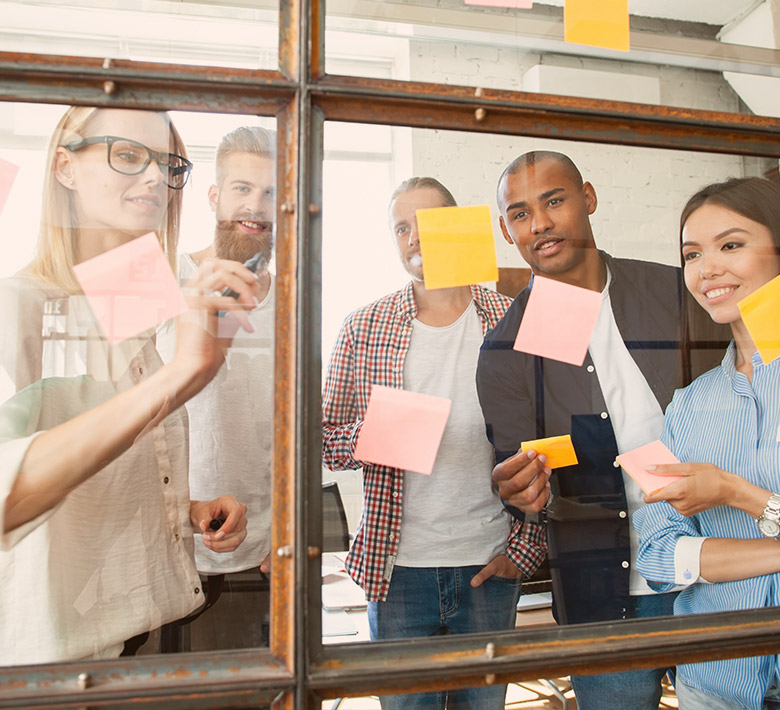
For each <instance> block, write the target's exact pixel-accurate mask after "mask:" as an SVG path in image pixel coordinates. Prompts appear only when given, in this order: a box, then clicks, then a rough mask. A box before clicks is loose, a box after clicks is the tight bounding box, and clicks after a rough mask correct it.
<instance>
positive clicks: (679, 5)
mask: <svg viewBox="0 0 780 710" xmlns="http://www.w3.org/2000/svg"><path fill="white" fill-rule="evenodd" d="M762 1H763V0H628V11H629V12H630V13H631V14H632V15H642V16H644V17H663V18H668V19H672V20H689V21H692V22H706V23H708V24H711V25H725V24H726V23H727V22H729V21H731V20H733V19H734V18H735V17H737V16H739V15H741V14H742V13H743V12H745V11H746V10H749V9H750V8H752V7H754V6H755V5H760V4H761V2H762ZM535 2H536V4H538V5H557V6H559V7H563V3H564V0H535Z"/></svg>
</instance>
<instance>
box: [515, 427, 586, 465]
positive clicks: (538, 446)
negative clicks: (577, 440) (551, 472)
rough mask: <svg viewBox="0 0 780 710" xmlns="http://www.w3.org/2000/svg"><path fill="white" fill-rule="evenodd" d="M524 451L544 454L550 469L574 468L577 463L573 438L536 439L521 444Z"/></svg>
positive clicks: (567, 436)
mask: <svg viewBox="0 0 780 710" xmlns="http://www.w3.org/2000/svg"><path fill="white" fill-rule="evenodd" d="M520 449H521V450H522V451H528V449H533V450H534V451H536V453H537V454H544V455H545V456H546V457H547V465H548V466H549V467H550V468H562V467H563V466H573V465H574V464H576V463H577V453H576V452H575V451H574V444H572V443H571V436H570V435H569V434H566V435H565V436H548V437H547V438H546V439H535V440H534V441H524V442H523V443H522V444H520Z"/></svg>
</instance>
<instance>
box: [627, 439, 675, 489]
mask: <svg viewBox="0 0 780 710" xmlns="http://www.w3.org/2000/svg"><path fill="white" fill-rule="evenodd" d="M617 462H618V463H619V464H620V465H621V466H622V467H623V469H624V470H625V472H626V473H627V474H628V475H629V476H631V478H633V479H634V480H635V481H636V482H637V483H638V484H639V487H640V488H641V489H642V490H643V491H644V492H645V493H646V494H647V495H651V494H653V493H655V492H656V491H658V490H660V489H661V488H664V487H665V486H668V485H669V484H670V483H674V482H675V481H679V480H680V479H681V478H682V476H658V475H657V474H655V473H650V471H646V470H645V467H646V466H658V465H661V464H669V463H680V461H679V460H678V459H677V457H676V456H675V455H674V454H673V453H672V452H671V451H669V449H667V448H666V447H665V446H664V445H663V444H662V443H661V442H660V441H653V442H651V443H649V444H645V445H644V446H640V447H639V448H638V449H634V450H633V451H627V452H626V453H625V454H620V456H618V457H617Z"/></svg>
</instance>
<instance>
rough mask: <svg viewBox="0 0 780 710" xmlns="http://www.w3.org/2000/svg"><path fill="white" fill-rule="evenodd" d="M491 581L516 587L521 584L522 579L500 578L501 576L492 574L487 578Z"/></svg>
mask: <svg viewBox="0 0 780 710" xmlns="http://www.w3.org/2000/svg"><path fill="white" fill-rule="evenodd" d="M491 579H492V580H495V581H496V582H500V583H501V584H512V585H515V586H517V587H519V586H520V585H521V584H522V583H523V578H522V577H502V576H501V575H498V574H494V575H493V576H492V577H489V578H488V581H489V580H491Z"/></svg>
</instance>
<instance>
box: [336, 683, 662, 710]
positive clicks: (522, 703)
mask: <svg viewBox="0 0 780 710" xmlns="http://www.w3.org/2000/svg"><path fill="white" fill-rule="evenodd" d="M504 687H505V688H506V695H505V697H504V703H503V704H502V703H501V697H500V696H501V693H502V692H503V691H502V689H503V688H504ZM439 692H441V693H443V694H446V696H447V702H449V703H450V704H452V703H453V701H455V700H457V698H458V697H466V698H468V701H469V702H470V703H472V704H471V705H467V706H466V707H499V708H503V707H507V708H522V710H549V709H550V708H555V707H560V706H561V704H562V703H563V704H564V705H563V707H572V706H573V705H574V702H575V700H574V691H573V690H572V687H571V681H570V679H569V678H568V677H563V678H549V679H548V678H544V679H539V680H529V681H518V682H517V683H509V684H508V685H506V686H495V687H493V688H492V689H491V688H487V687H484V686H483V687H481V688H460V689H457V690H443V691H439ZM480 694H486V695H487V696H488V697H484V696H481V695H480ZM490 696H497V698H498V699H497V701H496V703H497V704H496V705H487V704H478V703H486V702H489V701H490V699H491V697H490ZM428 697H429V698H430V700H428V702H430V703H435V700H436V693H431V694H430V695H429V696H428ZM383 699H384V700H385V702H389V703H391V705H390V707H395V706H394V705H392V703H394V702H395V703H399V705H398V706H397V707H409V705H408V704H407V705H402V704H401V703H404V702H406V703H408V702H409V699H408V698H407V697H406V696H405V695H395V696H385V697H384V698H383ZM422 700H423V702H425V698H423V699H422ZM336 702H338V701H336ZM565 703H569V705H568V706H567V705H565ZM333 707H335V706H334V701H333V700H325V701H324V702H323V703H322V710H331V709H332V708H333ZM423 707H425V706H423ZM432 707H435V704H434V705H432ZM659 707H660V708H676V707H677V699H676V695H675V692H674V688H673V687H672V685H671V683H670V682H669V680H668V679H666V678H664V680H663V693H662V696H661V701H660V704H659ZM338 708H339V710H379V708H380V702H379V698H378V697H377V696H370V697H363V698H344V699H343V700H341V704H340V705H338Z"/></svg>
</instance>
